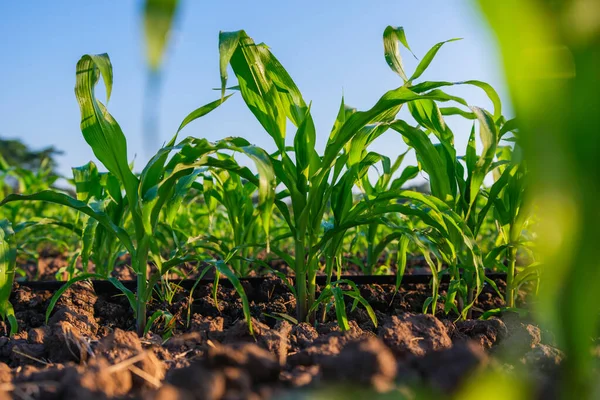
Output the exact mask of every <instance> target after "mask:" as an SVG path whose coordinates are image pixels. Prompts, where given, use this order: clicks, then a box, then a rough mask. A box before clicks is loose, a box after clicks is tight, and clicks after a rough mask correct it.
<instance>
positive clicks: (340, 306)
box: [331, 286, 377, 332]
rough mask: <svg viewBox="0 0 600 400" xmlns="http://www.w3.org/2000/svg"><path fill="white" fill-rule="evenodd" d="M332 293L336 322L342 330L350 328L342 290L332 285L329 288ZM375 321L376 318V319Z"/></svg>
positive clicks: (345, 330)
mask: <svg viewBox="0 0 600 400" xmlns="http://www.w3.org/2000/svg"><path fill="white" fill-rule="evenodd" d="M331 292H332V294H333V300H334V302H335V314H336V316H337V322H338V325H339V326H340V329H341V330H342V332H347V331H349V330H350V324H349V323H348V316H347V315H346V302H345V301H344V291H343V290H342V289H341V288H339V287H337V286H334V287H332V288H331ZM376 321H377V320H376Z"/></svg>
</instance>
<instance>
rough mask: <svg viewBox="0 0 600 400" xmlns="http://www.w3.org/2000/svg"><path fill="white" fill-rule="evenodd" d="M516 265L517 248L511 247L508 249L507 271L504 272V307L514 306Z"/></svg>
mask: <svg viewBox="0 0 600 400" xmlns="http://www.w3.org/2000/svg"><path fill="white" fill-rule="evenodd" d="M516 264H517V247H516V246H511V247H510V248H509V249H508V271H507V272H506V299H505V301H506V306H507V307H514V306H515V288H514V281H515V270H516Z"/></svg>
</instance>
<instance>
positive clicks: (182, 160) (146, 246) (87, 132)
mask: <svg viewBox="0 0 600 400" xmlns="http://www.w3.org/2000/svg"><path fill="white" fill-rule="evenodd" d="M100 77H102V78H103V79H104V84H105V86H106V94H107V99H108V98H110V94H111V90H112V65H111V63H110V60H109V58H108V56H107V55H106V54H103V55H85V56H83V57H82V58H81V60H80V61H79V62H78V63H77V83H76V86H75V94H76V97H77V100H78V102H79V105H80V110H81V129H82V133H83V136H84V138H85V140H86V141H87V143H88V144H89V145H90V146H91V147H92V150H93V151H94V154H95V155H96V157H97V158H98V160H100V162H101V163H102V164H103V165H104V166H105V167H106V169H107V170H108V171H109V172H110V173H111V174H112V175H113V176H114V177H115V178H116V179H117V181H118V183H119V184H120V186H121V187H122V188H123V189H124V192H125V195H124V196H122V197H121V199H120V200H121V201H122V202H123V206H124V207H125V206H126V207H127V209H128V215H129V217H130V218H131V221H132V225H133V234H132V235H131V236H130V234H129V233H128V232H127V231H126V230H125V229H124V227H123V226H119V225H116V224H115V223H114V222H113V220H112V219H111V218H110V216H109V215H107V214H106V213H105V212H104V211H102V210H100V209H98V208H94V207H93V206H92V205H88V204H87V203H85V202H84V201H81V200H78V199H75V198H72V197H70V196H68V195H65V194H63V193H59V192H55V191H42V192H39V193H36V194H31V195H15V194H13V195H9V196H8V197H6V198H5V199H4V200H3V201H2V203H0V205H3V204H6V203H9V202H13V201H23V200H37V201H45V202H51V203H56V204H60V205H64V206H67V207H70V208H73V209H75V210H77V211H79V212H81V213H83V214H86V215H87V216H89V217H91V218H93V219H95V220H96V221H97V222H98V224H100V225H102V226H103V227H104V228H106V229H107V231H108V232H110V233H111V234H113V235H114V236H116V237H117V238H118V240H119V241H120V244H121V245H122V246H123V247H124V248H125V249H126V250H127V251H128V253H129V254H130V256H131V268H132V269H133V270H134V272H135V273H136V276H137V290H136V294H134V293H132V292H130V291H129V290H127V289H125V288H124V287H123V285H122V284H121V283H120V282H118V281H117V280H116V279H113V278H109V280H110V281H111V282H112V283H113V284H114V285H115V286H116V287H117V288H119V289H120V290H121V291H123V292H124V293H125V294H126V295H127V298H128V300H129V302H130V304H131V306H132V308H133V310H134V314H135V315H136V319H137V331H138V334H140V335H143V333H144V329H145V327H146V303H147V302H148V300H149V297H150V296H151V293H152V291H151V290H149V288H151V287H152V286H153V285H154V283H156V282H158V280H159V279H160V277H161V276H162V275H164V274H165V273H166V272H167V270H168V268H166V267H165V268H161V266H162V267H164V265H159V268H158V271H157V273H155V274H154V275H153V276H152V277H151V278H150V280H148V262H149V258H152V259H153V260H154V261H155V263H157V264H162V260H161V256H160V254H159V252H158V250H157V249H156V246H155V245H156V242H155V240H154V235H153V234H154V232H155V231H156V227H157V225H158V222H159V217H160V216H161V214H162V213H161V211H163V209H164V208H165V207H166V205H167V204H169V202H170V201H171V200H172V199H173V197H174V196H177V195H178V192H176V190H175V189H176V187H177V183H178V182H179V181H180V180H181V179H184V178H185V177H187V176H189V175H190V174H194V171H196V170H197V168H200V167H204V166H212V167H215V168H223V169H227V170H229V171H231V172H233V173H237V174H240V175H242V176H243V177H244V178H246V179H248V180H249V181H251V182H254V183H255V184H256V185H257V186H258V187H259V193H260V195H259V199H260V204H259V208H261V209H262V210H263V211H264V212H265V214H266V215H268V214H270V210H271V208H272V206H270V204H272V199H273V195H272V194H271V193H272V191H273V187H274V185H273V182H272V180H273V179H271V178H270V177H271V176H272V168H271V166H270V163H269V160H268V158H267V156H266V154H265V153H264V152H262V151H261V150H259V149H257V148H255V147H253V146H251V145H250V144H249V143H248V142H247V141H245V140H243V139H240V138H230V139H225V140H222V141H220V142H217V143H210V142H208V141H206V140H203V139H194V138H187V139H184V140H183V141H182V142H180V143H179V144H177V145H175V141H176V139H177V135H178V133H179V131H181V129H182V128H183V127H185V126H186V125H187V124H188V123H190V122H192V121H194V120H195V119H197V118H199V117H201V116H203V115H205V114H207V113H209V112H210V111H212V110H213V109H215V108H216V107H218V106H219V105H220V104H221V103H222V101H224V99H221V100H217V101H215V102H212V103H210V104H208V105H206V106H204V107H201V108H199V109H197V110H195V111H193V112H192V113H190V115H188V117H186V118H185V119H184V121H183V122H182V124H181V126H180V127H179V129H178V132H177V134H175V136H174V137H173V139H172V140H171V141H170V142H169V143H168V144H167V146H165V147H164V148H162V149H160V150H159V151H158V153H157V154H156V155H155V156H154V157H152V158H151V159H150V161H149V162H148V164H147V165H146V166H145V167H144V169H143V171H142V173H141V174H140V176H139V177H138V176H136V175H135V174H134V173H133V172H132V171H131V169H130V165H129V163H128V161H127V142H126V139H125V135H124V134H123V132H122V131H121V128H120V127H119V125H118V123H117V122H116V121H115V120H114V118H113V117H112V116H111V115H110V114H109V113H108V110H107V109H106V107H105V106H104V105H103V104H102V103H101V102H100V101H98V100H97V99H96V97H95V95H94V87H95V85H96V84H97V83H98V81H99V79H100ZM225 150H227V151H237V152H241V153H244V154H246V155H248V156H249V157H250V158H251V159H252V160H253V161H254V162H255V163H256V165H257V167H258V170H259V178H257V177H256V176H255V175H254V174H253V173H251V172H250V171H249V170H248V169H247V168H245V167H240V166H239V165H238V164H237V163H235V162H234V161H233V160H231V159H230V160H222V159H219V158H214V157H211V154H215V153H217V152H218V151H225ZM171 152H174V153H175V154H174V155H172V156H171V158H170V159H169V155H170V153H171ZM112 200H116V199H115V198H114V197H113V198H112ZM266 218H268V217H266ZM267 220H268V219H267ZM267 227H268V224H265V229H266V230H267V231H268V228H267ZM170 266H172V265H170ZM89 278H100V279H102V278H105V276H103V275H99V274H93V273H87V274H79V275H78V276H77V277H75V278H74V279H72V280H70V281H69V282H67V283H66V284H65V285H64V286H63V288H62V289H61V290H59V291H58V292H57V293H56V294H55V295H54V297H53V299H52V302H51V306H50V307H49V308H48V311H47V316H48V315H49V314H50V312H51V310H52V308H53V306H54V304H55V303H56V301H57V299H58V297H59V296H60V295H61V294H62V293H63V292H64V291H65V290H66V289H67V288H68V287H69V286H70V285H72V284H73V283H74V282H76V281H80V280H84V279H89Z"/></svg>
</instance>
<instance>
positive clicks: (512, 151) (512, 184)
mask: <svg viewBox="0 0 600 400" xmlns="http://www.w3.org/2000/svg"><path fill="white" fill-rule="evenodd" d="M511 139H513V138H511ZM507 140H508V139H507ZM498 158H500V159H502V160H505V161H506V162H507V163H508V164H506V165H502V166H501V167H499V168H498V171H497V173H496V177H497V180H496V182H495V183H494V185H492V187H491V188H490V195H489V196H488V200H487V203H486V205H485V207H487V208H492V209H493V213H494V219H495V221H496V224H497V228H498V231H499V233H500V237H499V239H500V241H501V242H500V244H499V245H498V246H497V247H495V248H493V249H492V250H491V251H490V252H489V253H488V254H487V255H486V257H485V261H486V265H489V266H497V267H499V268H501V269H503V270H506V293H505V303H506V307H507V308H509V309H513V308H515V306H516V305H515V300H516V297H517V293H518V289H519V287H521V286H522V285H523V284H525V283H527V282H532V281H535V280H538V282H539V278H540V266H539V264H538V263H536V262H533V263H532V264H530V265H528V266H526V267H523V268H518V267H517V252H518V251H519V250H520V249H523V250H525V251H528V249H529V244H530V243H529V242H528V241H527V240H524V238H523V231H524V230H525V229H526V228H527V225H528V224H529V222H530V219H531V216H532V212H531V204H530V203H529V201H528V200H529V199H528V194H529V193H528V179H527V166H526V164H525V163H524V162H523V160H522V159H521V149H520V147H519V146H518V144H516V143H515V145H514V147H511V146H503V147H501V148H499V149H498ZM502 255H504V259H505V261H506V265H504V263H498V262H496V260H497V259H498V258H499V257H501V256H502ZM517 273H518V275H517Z"/></svg>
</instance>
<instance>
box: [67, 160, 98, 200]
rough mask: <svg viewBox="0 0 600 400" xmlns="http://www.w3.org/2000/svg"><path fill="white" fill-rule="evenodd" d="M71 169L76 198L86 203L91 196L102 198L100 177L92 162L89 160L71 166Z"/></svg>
mask: <svg viewBox="0 0 600 400" xmlns="http://www.w3.org/2000/svg"><path fill="white" fill-rule="evenodd" d="M71 170H72V171H73V182H74V183H75V192H76V193H77V200H81V201H83V202H85V203H87V202H89V201H90V199H91V198H93V197H95V198H96V199H101V198H102V184H101V178H100V174H99V173H98V168H97V167H96V164H94V162H92V161H90V162H89V163H87V164H85V165H82V166H81V167H74V168H71Z"/></svg>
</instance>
